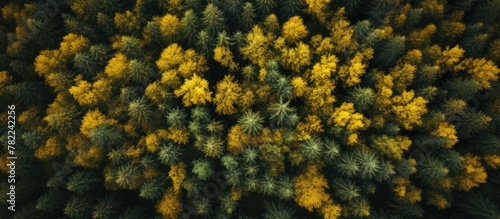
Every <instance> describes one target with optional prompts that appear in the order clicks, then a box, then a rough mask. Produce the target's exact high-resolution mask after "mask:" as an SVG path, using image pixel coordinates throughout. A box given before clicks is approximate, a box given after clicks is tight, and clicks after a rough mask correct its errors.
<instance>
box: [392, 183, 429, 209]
mask: <svg viewBox="0 0 500 219" xmlns="http://www.w3.org/2000/svg"><path fill="white" fill-rule="evenodd" d="M392 183H394V185H395V187H394V192H395V193H396V196H397V197H398V199H401V200H403V201H405V202H408V203H411V204H413V203H416V202H420V201H421V200H422V190H421V189H419V188H417V187H415V186H414V185H411V183H410V179H409V178H408V177H396V178H394V179H393V180H392Z"/></svg>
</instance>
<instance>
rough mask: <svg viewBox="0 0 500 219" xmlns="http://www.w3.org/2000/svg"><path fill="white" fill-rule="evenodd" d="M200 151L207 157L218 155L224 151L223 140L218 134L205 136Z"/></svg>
mask: <svg viewBox="0 0 500 219" xmlns="http://www.w3.org/2000/svg"><path fill="white" fill-rule="evenodd" d="M202 151H203V152H204V153H205V155H206V156H207V157H217V158H218V157H220V156H221V155H222V153H223V151H224V141H223V140H222V139H220V137H219V136H215V135H211V136H209V137H207V138H205V140H204V143H203V147H202Z"/></svg>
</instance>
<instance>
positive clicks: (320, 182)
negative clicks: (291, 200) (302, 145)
mask: <svg viewBox="0 0 500 219" xmlns="http://www.w3.org/2000/svg"><path fill="white" fill-rule="evenodd" d="M293 186H294V189H295V202H297V204H298V205H299V206H301V207H304V208H305V209H307V210H308V211H309V212H311V211H312V210H313V209H316V208H320V207H321V206H322V205H323V204H325V203H326V202H327V201H328V200H329V199H330V196H329V195H328V193H326V191H325V189H328V188H329V187H328V182H327V181H326V179H325V177H324V176H323V174H322V173H321V172H320V167H318V166H316V165H309V166H308V167H307V168H306V169H305V171H304V172H303V173H301V174H299V175H297V176H295V177H294V178H293Z"/></svg>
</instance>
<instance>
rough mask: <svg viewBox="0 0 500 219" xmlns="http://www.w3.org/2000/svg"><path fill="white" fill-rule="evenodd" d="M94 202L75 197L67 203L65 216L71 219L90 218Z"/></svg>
mask: <svg viewBox="0 0 500 219" xmlns="http://www.w3.org/2000/svg"><path fill="white" fill-rule="evenodd" d="M91 213H92V201H91V198H90V197H85V196H78V195H74V196H73V197H71V199H70V200H69V201H68V202H66V207H65V208H64V215H66V216H68V217H70V218H90V217H91V216H90V215H91Z"/></svg>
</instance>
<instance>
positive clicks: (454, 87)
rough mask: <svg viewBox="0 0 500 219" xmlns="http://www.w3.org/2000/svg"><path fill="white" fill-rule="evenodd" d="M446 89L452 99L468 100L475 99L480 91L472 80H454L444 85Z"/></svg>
mask: <svg viewBox="0 0 500 219" xmlns="http://www.w3.org/2000/svg"><path fill="white" fill-rule="evenodd" d="M443 87H444V89H445V90H446V91H447V94H448V95H449V96H450V98H456V99H464V100H468V99H471V98H473V97H474V95H475V94H476V93H477V91H478V90H479V87H478V85H477V83H476V82H475V81H474V80H472V79H470V78H467V79H462V78H453V79H451V80H448V81H446V82H445V83H444V86H443Z"/></svg>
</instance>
